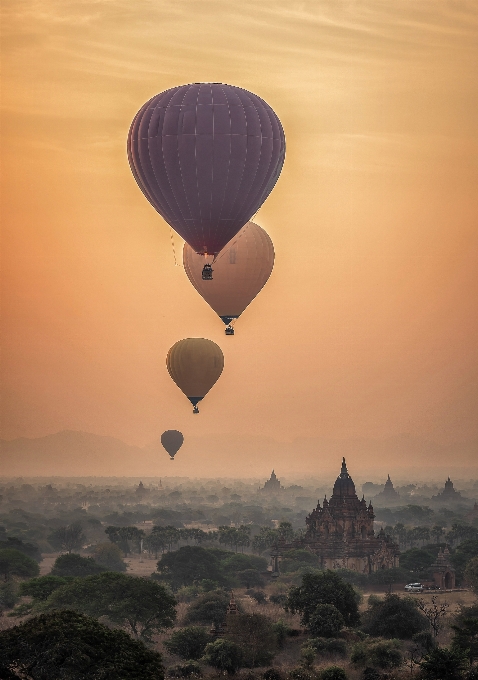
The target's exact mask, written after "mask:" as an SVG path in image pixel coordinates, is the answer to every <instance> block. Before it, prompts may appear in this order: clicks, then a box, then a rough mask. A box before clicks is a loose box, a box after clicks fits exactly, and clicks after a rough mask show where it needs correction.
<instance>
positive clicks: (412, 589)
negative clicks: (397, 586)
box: [405, 583, 423, 593]
mask: <svg viewBox="0 0 478 680" xmlns="http://www.w3.org/2000/svg"><path fill="white" fill-rule="evenodd" d="M405 590H406V591H407V592H409V593H423V586H422V584H421V583H407V585H406V586H405Z"/></svg>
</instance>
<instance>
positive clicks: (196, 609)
mask: <svg viewBox="0 0 478 680" xmlns="http://www.w3.org/2000/svg"><path fill="white" fill-rule="evenodd" d="M229 601H230V595H229V594H228V593H226V592H225V591H224V590H216V591H213V592H210V593H205V594H204V595H201V596H200V597H198V599H197V600H196V602H194V603H193V604H192V605H191V606H190V607H189V609H188V613H187V615H186V623H196V622H197V623H208V624H211V623H215V624H216V625H219V624H221V623H222V622H223V621H224V619H225V616H226V609H227V606H228V604H229Z"/></svg>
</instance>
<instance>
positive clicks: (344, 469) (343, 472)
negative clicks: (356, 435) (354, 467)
mask: <svg viewBox="0 0 478 680" xmlns="http://www.w3.org/2000/svg"><path fill="white" fill-rule="evenodd" d="M340 474H341V475H348V474H349V473H348V470H347V465H346V463H345V458H342V468H341V470H340Z"/></svg>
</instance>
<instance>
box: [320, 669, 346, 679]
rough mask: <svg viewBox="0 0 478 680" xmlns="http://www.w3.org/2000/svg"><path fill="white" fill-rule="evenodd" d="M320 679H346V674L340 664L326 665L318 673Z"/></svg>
mask: <svg viewBox="0 0 478 680" xmlns="http://www.w3.org/2000/svg"><path fill="white" fill-rule="evenodd" d="M320 680H347V675H346V673H345V671H344V669H343V668H341V667H340V666H328V667H327V668H324V670H323V671H322V672H321V673H320Z"/></svg>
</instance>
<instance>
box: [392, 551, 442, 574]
mask: <svg viewBox="0 0 478 680" xmlns="http://www.w3.org/2000/svg"><path fill="white" fill-rule="evenodd" d="M433 562H434V558H433V557H431V555H430V554H429V553H428V552H427V551H425V550H421V549H420V548H410V550H407V551H405V552H404V553H402V554H401V555H400V567H401V568H402V569H408V570H410V571H413V572H417V573H418V572H421V571H424V570H425V569H428V567H429V566H430V565H431V564H433Z"/></svg>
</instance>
